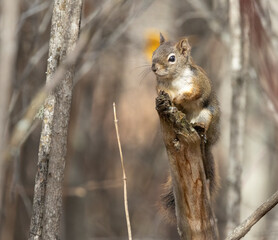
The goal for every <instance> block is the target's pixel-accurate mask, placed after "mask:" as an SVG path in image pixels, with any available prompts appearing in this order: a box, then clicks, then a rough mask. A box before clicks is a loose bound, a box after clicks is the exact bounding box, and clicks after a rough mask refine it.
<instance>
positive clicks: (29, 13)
mask: <svg viewBox="0 0 278 240" xmlns="http://www.w3.org/2000/svg"><path fill="white" fill-rule="evenodd" d="M50 4H52V3H51V2H48V1H45V2H42V3H40V4H36V5H35V6H31V7H30V8H28V9H27V11H25V12H23V13H22V14H21V16H20V19H19V23H18V25H17V31H19V30H20V29H21V27H22V26H23V24H24V22H25V20H26V19H27V18H28V17H31V16H33V15H35V14H37V13H39V12H42V11H44V10H45V9H47V8H48V7H49V6H50Z"/></svg>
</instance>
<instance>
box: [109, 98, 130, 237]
mask: <svg viewBox="0 0 278 240" xmlns="http://www.w3.org/2000/svg"><path fill="white" fill-rule="evenodd" d="M113 110H114V123H115V129H116V135H117V140H118V146H119V152H120V157H121V164H122V170H123V182H124V203H125V216H126V225H127V231H128V239H129V240H132V234H131V226H130V220H129V212H128V202H127V188H126V174H125V166H124V158H123V153H122V147H121V141H120V135H119V129H118V119H117V114H116V104H115V103H113Z"/></svg>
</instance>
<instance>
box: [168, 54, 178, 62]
mask: <svg viewBox="0 0 278 240" xmlns="http://www.w3.org/2000/svg"><path fill="white" fill-rule="evenodd" d="M175 61H176V57H175V54H170V56H169V57H168V62H172V63H173V62H175Z"/></svg>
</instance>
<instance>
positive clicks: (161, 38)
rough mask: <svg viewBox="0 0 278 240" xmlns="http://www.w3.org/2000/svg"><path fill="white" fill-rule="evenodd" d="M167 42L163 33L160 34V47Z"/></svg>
mask: <svg viewBox="0 0 278 240" xmlns="http://www.w3.org/2000/svg"><path fill="white" fill-rule="evenodd" d="M164 42H165V38H164V37H163V35H162V33H160V41H159V43H160V45H162V44H163V43H164Z"/></svg>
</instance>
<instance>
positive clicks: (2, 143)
mask: <svg viewBox="0 0 278 240" xmlns="http://www.w3.org/2000/svg"><path fill="white" fill-rule="evenodd" d="M18 12H19V2H18V1H10V0H4V1H1V19H0V20H1V25H0V27H1V38H0V73H1V77H0V226H3V224H2V216H3V215H4V214H5V213H4V209H5V208H4V207H3V202H4V197H3V196H4V191H5V189H4V185H5V183H4V181H5V176H6V170H7V164H6V162H5V157H4V154H3V152H4V151H5V149H6V145H7V137H8V134H7V129H8V117H9V110H8V109H9V101H10V93H11V85H12V82H13V77H14V74H15V61H16V54H17V33H16V27H17V22H18Z"/></svg>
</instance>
